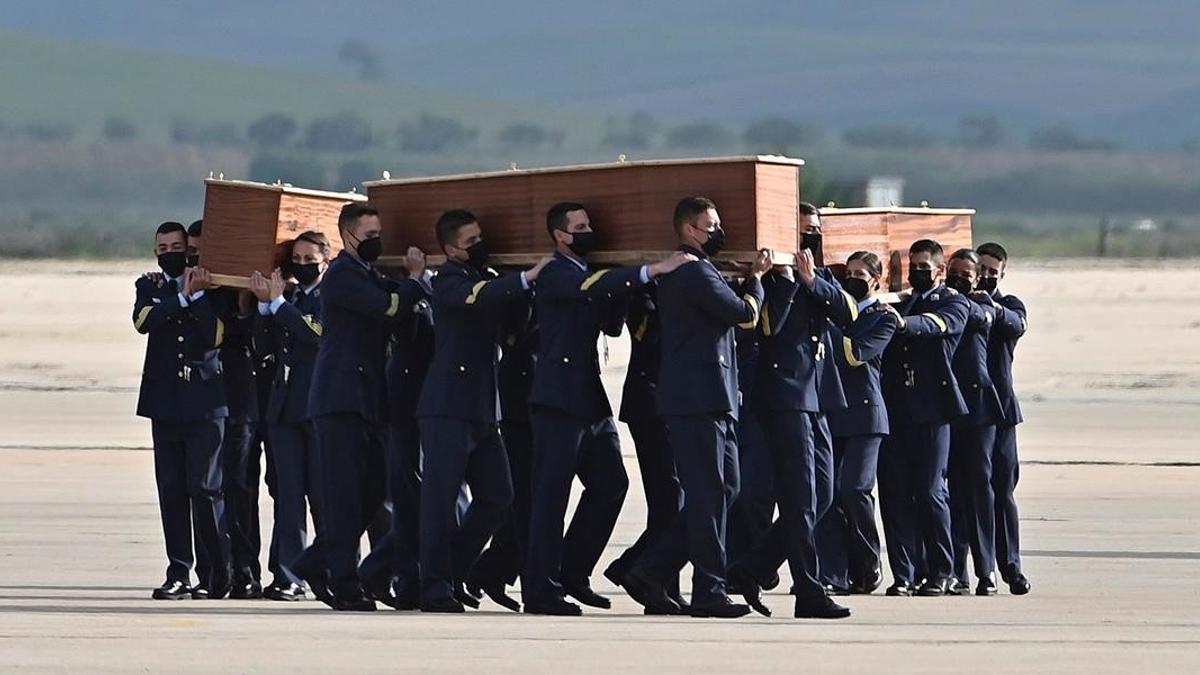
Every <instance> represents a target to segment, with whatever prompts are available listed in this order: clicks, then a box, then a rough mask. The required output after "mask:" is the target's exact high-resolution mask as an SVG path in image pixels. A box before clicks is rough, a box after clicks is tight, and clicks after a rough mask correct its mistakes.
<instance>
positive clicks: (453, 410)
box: [417, 210, 549, 612]
mask: <svg viewBox="0 0 1200 675" xmlns="http://www.w3.org/2000/svg"><path fill="white" fill-rule="evenodd" d="M435 230H436V234H437V238H438V243H439V244H440V245H441V247H442V251H443V252H444V253H445V254H446V264H445V265H443V266H442V267H441V269H440V270H439V271H438V274H437V276H435V277H434V278H433V300H432V304H433V319H434V322H435V325H436V329H435V330H434V351H433V361H432V362H431V363H430V365H429V372H428V374H427V375H426V377H425V384H424V386H423V387H422V388H421V399H420V401H419V403H418V404H417V420H418V424H419V426H420V430H421V443H422V451H423V457H424V464H423V466H422V469H423V474H422V483H421V509H420V511H421V515H420V520H421V531H420V575H421V581H420V583H421V605H420V606H421V611H424V612H463V611H464V607H463V601H464V600H465V599H466V598H467V597H468V594H467V593H466V591H465V590H464V589H463V588H462V584H463V582H464V581H465V578H466V575H467V573H468V572H469V571H470V569H471V567H472V566H473V565H474V564H475V562H476V560H477V559H478V558H479V554H480V552H481V551H482V550H483V547H484V545H485V544H486V543H487V541H488V539H489V538H490V537H491V536H492V534H493V533H494V532H495V530H496V528H498V527H499V526H500V525H501V524H502V523H503V521H504V518H505V516H506V514H507V512H508V508H509V506H510V505H511V503H512V499H513V487H512V478H511V475H510V473H509V466H508V458H507V456H506V453H505V450H504V441H503V440H502V439H501V437H500V429H499V414H498V412H499V411H498V409H497V407H498V406H497V388H496V352H497V350H498V345H497V341H498V338H499V332H500V325H501V320H502V318H503V316H504V310H505V309H506V308H507V307H506V305H509V304H510V303H513V302H527V298H526V293H527V291H528V290H529V289H530V288H531V287H532V285H533V283H534V282H535V281H536V280H537V276H538V273H539V272H541V270H542V268H543V267H544V266H545V265H546V263H547V262H549V259H548V258H547V259H544V260H542V261H541V262H539V263H538V264H537V265H535V266H534V267H532V268H531V269H529V270H528V271H526V272H521V273H520V274H514V275H509V276H503V277H499V278H492V277H491V275H488V274H487V259H488V252H487V243H486V242H485V241H484V239H483V230H482V229H481V228H480V226H479V223H478V221H477V220H476V218H475V216H474V215H473V214H472V213H470V212H469V211H463V210H453V211H447V212H446V213H443V214H442V216H441V217H440V218H439V219H438V222H437V224H436V226H435ZM464 481H465V482H466V483H467V484H468V485H469V486H470V489H471V497H472V502H471V505H470V507H469V508H468V509H467V512H466V513H465V514H464V516H463V519H462V524H461V527H460V525H459V522H458V518H457V514H456V504H457V502H458V497H459V491H460V489H461V487H462V484H463V482H464Z"/></svg>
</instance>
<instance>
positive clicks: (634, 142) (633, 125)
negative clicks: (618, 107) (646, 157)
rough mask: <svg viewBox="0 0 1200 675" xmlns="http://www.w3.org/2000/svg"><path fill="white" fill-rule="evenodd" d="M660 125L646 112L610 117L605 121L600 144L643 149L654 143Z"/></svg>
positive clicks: (628, 148) (624, 148) (617, 148)
mask: <svg viewBox="0 0 1200 675" xmlns="http://www.w3.org/2000/svg"><path fill="white" fill-rule="evenodd" d="M661 129H662V125H661V124H660V123H659V122H658V120H657V119H655V118H654V116H653V115H651V114H650V113H647V112H637V113H634V114H633V115H630V116H629V117H610V118H608V120H606V121H605V129H604V136H603V138H601V139H600V144H601V145H603V146H605V147H607V148H612V149H615V150H645V149H647V148H649V147H650V146H651V145H652V144H653V143H654V137H655V136H656V135H657V134H658V133H659V131H661Z"/></svg>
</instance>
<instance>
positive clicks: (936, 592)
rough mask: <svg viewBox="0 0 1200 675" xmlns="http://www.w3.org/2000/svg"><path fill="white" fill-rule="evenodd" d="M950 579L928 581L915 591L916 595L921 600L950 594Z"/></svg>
mask: <svg viewBox="0 0 1200 675" xmlns="http://www.w3.org/2000/svg"><path fill="white" fill-rule="evenodd" d="M952 583H953V582H952V581H951V580H950V579H929V580H926V582H925V583H923V584H921V587H920V588H918V589H917V595H918V596H920V597H922V598H936V597H940V596H943V595H949V594H950V588H951V584H952Z"/></svg>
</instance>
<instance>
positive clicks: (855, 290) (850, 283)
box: [842, 277, 871, 302]
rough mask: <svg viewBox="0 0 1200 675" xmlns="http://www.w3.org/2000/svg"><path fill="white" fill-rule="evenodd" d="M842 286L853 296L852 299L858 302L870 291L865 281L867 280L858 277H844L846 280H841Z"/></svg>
mask: <svg viewBox="0 0 1200 675" xmlns="http://www.w3.org/2000/svg"><path fill="white" fill-rule="evenodd" d="M842 288H844V289H846V292H847V293H849V294H850V295H852V296H854V299H855V300H858V301H859V302H862V301H863V300H865V299H866V297H867V295H868V294H870V292H871V286H870V284H868V283H867V280H866V279H859V278H858V277H846V280H845V281H843V282H842Z"/></svg>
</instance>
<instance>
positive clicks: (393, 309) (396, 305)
mask: <svg viewBox="0 0 1200 675" xmlns="http://www.w3.org/2000/svg"><path fill="white" fill-rule="evenodd" d="M391 297H392V303H391V304H390V305H388V308H387V311H386V312H384V315H385V316H396V313H397V312H399V311H400V294H399V293H392V294H391Z"/></svg>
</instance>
